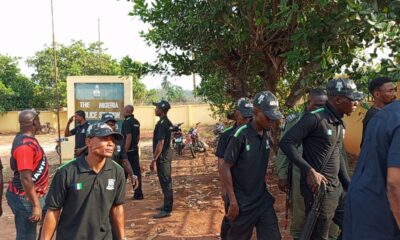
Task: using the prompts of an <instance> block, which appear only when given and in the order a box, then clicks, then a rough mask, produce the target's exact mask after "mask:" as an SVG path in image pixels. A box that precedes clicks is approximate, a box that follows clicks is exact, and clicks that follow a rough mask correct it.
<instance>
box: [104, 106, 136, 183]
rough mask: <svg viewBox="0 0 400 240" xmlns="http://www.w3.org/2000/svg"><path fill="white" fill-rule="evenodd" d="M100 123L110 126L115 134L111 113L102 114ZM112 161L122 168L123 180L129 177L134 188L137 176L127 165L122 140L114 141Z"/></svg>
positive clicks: (114, 122)
mask: <svg viewBox="0 0 400 240" xmlns="http://www.w3.org/2000/svg"><path fill="white" fill-rule="evenodd" d="M101 121H102V122H103V123H105V124H107V125H108V126H110V127H111V128H112V130H113V131H114V132H116V128H117V120H116V119H115V118H114V115H113V114H112V113H104V114H103V115H102V116H101ZM112 159H113V160H114V161H116V162H117V163H118V164H119V165H120V166H121V167H123V168H124V172H125V178H128V177H129V178H130V180H131V181H132V184H133V185H134V186H136V185H137V184H138V182H137V176H136V175H135V174H133V170H132V166H131V164H130V163H129V160H128V155H127V154H126V152H125V148H124V141H123V140H118V141H115V150H114V153H113V156H112ZM136 187H137V186H136ZM136 187H135V189H136Z"/></svg>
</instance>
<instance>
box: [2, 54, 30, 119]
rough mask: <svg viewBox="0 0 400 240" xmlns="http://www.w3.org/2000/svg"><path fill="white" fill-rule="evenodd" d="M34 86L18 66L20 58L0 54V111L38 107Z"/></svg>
mask: <svg viewBox="0 0 400 240" xmlns="http://www.w3.org/2000/svg"><path fill="white" fill-rule="evenodd" d="M34 88H35V84H34V83H33V82H32V81H30V80H29V79H28V78H27V77H25V76H24V75H23V74H22V73H21V71H20V69H19V68H18V58H14V57H10V56H5V55H1V54H0V96H1V97H0V112H5V111H10V110H15V109H23V108H29V107H36V106H35V100H34V97H35V92H34Z"/></svg>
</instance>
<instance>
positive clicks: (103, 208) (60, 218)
mask: <svg viewBox="0 0 400 240" xmlns="http://www.w3.org/2000/svg"><path fill="white" fill-rule="evenodd" d="M122 138H123V137H122V135H121V134H119V133H116V132H114V131H113V130H112V128H111V127H110V126H108V125H107V124H105V123H103V122H100V123H96V124H93V125H91V126H89V128H88V130H87V139H86V144H87V146H88V155H87V156H80V157H78V158H77V159H75V160H72V161H70V162H68V163H66V164H64V165H63V166H61V167H60V168H59V169H58V170H57V172H56V174H55V176H54V178H53V181H52V183H51V186H50V191H49V193H48V195H47V197H46V206H47V208H48V210H47V213H46V217H45V220H44V224H43V230H42V236H41V239H42V240H50V239H52V237H53V234H54V232H55V230H57V237H56V239H112V233H111V225H110V222H111V223H112V225H113V230H114V231H115V234H116V235H115V237H117V239H125V232H124V208H123V203H124V198H125V176H124V170H123V169H122V167H121V166H119V165H118V164H117V163H115V162H114V161H112V159H111V158H110V157H112V154H113V152H114V148H115V143H114V142H115V140H122ZM110 220H111V221H110Z"/></svg>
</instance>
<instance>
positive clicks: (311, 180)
mask: <svg viewBox="0 0 400 240" xmlns="http://www.w3.org/2000/svg"><path fill="white" fill-rule="evenodd" d="M322 182H324V183H325V184H327V183H328V180H327V179H326V178H325V177H324V175H322V174H320V173H319V172H317V171H315V170H314V169H313V168H311V169H310V170H309V171H308V173H307V185H308V187H309V188H310V189H311V191H312V192H313V193H316V192H317V191H318V190H319V187H320V186H321V183H322Z"/></svg>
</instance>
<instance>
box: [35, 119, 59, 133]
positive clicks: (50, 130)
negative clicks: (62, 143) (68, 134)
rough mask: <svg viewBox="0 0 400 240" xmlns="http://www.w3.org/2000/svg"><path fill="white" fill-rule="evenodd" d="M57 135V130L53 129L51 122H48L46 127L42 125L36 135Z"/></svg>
mask: <svg viewBox="0 0 400 240" xmlns="http://www.w3.org/2000/svg"><path fill="white" fill-rule="evenodd" d="M54 133H56V129H55V128H53V127H52V126H51V125H50V123H49V122H46V123H45V124H44V125H40V130H38V131H37V132H36V134H54Z"/></svg>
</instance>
